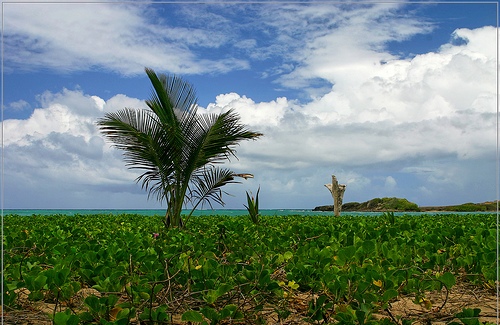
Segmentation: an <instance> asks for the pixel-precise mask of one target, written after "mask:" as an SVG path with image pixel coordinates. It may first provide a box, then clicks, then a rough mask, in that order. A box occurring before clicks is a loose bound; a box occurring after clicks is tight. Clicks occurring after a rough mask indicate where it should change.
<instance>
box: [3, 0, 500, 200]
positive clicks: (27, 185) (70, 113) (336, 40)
mask: <svg viewBox="0 0 500 325" xmlns="http://www.w3.org/2000/svg"><path fill="white" fill-rule="evenodd" d="M2 19H3V33H4V38H3V48H4V56H3V70H2V73H3V119H4V121H3V132H4V136H3V146H4V147H3V155H4V174H3V184H4V208H158V207H160V205H159V204H158V203H156V202H154V201H148V200H147V194H146V193H145V192H143V191H142V190H141V189H140V186H139V185H137V184H135V183H134V179H135V177H136V176H137V173H136V172H132V171H129V170H127V169H126V167H125V165H124V163H123V161H122V159H121V153H120V152H118V151H116V150H115V149H113V148H111V147H110V144H109V143H106V142H105V141H104V140H103V138H102V137H101V136H100V134H99V132H98V131H97V129H96V128H95V121H96V120H97V119H98V118H99V117H101V116H103V115H104V114H105V112H107V111H114V110H118V109H121V108H123V107H136V108H143V107H144V103H143V102H144V100H145V99H147V98H148V97H149V95H150V86H149V84H148V81H147V79H146V77H145V74H144V67H146V66H147V67H151V68H153V69H155V70H156V71H157V72H165V73H175V74H179V75H181V76H183V77H184V78H186V79H187V80H188V81H190V82H192V83H193V84H194V86H195V88H196V89H197V93H198V98H199V101H198V104H199V105H200V108H199V111H200V113H206V112H221V111H224V110H227V109H229V108H234V109H236V111H237V112H238V113H239V114H240V116H241V118H242V121H243V122H244V123H245V124H247V125H248V126H249V127H251V128H252V129H254V130H258V131H261V132H263V133H264V137H263V138H262V139H260V140H258V141H255V142H246V143H242V144H241V146H240V147H238V148H237V154H238V158H239V160H234V161H232V162H230V163H229V164H228V165H229V166H230V167H231V168H233V169H234V170H235V171H241V172H251V173H253V174H254V175H255V178H254V179H251V180H247V181H244V182H243V183H242V184H237V185H231V186H229V187H228V188H226V190H227V191H228V192H230V193H231V194H232V196H226V203H227V204H226V206H225V207H226V208H243V204H244V202H245V191H247V190H251V191H254V192H255V191H256V190H257V188H258V187H259V186H260V187H261V206H262V208H306V209H307V208H313V207H314V206H317V205H323V204H331V202H332V199H331V196H330V194H329V192H328V190H327V189H326V188H325V187H324V186H323V185H324V184H326V183H328V182H329V181H330V177H331V174H332V173H334V174H335V175H336V176H337V178H338V179H339V181H340V182H341V183H344V184H347V190H346V192H345V198H344V200H345V202H352V201H358V202H361V201H366V200H369V199H371V198H374V197H384V196H390V197H392V196H396V197H405V198H408V199H409V200H410V201H413V202H416V203H417V204H419V205H446V204H458V203H463V202H483V201H487V200H494V199H495V198H496V196H497V194H496V184H497V180H496V172H495V170H496V167H495V166H496V113H497V103H496V98H497V91H496V70H497V66H498V64H497V62H498V61H497V50H496V49H497V45H498V43H497V4H496V3H495V2H482V3H478V2H463V3H452V2H440V3H424V2H403V1H401V2H399V1H398V2H376V1H370V2H345V1H344V2H342V1H337V2H334V1H323V2H319V1H316V2H315V1H311V2H307V3H298V2H271V3H251V2H238V3H231V4H228V3H224V2H210V3H184V4H181V3H140V2H139V3H137V4H131V3H119V2H100V3H78V2H74V3H69V2H61V3H33V2H30V3H22V2H9V3H3V15H2Z"/></svg>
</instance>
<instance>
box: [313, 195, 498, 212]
mask: <svg viewBox="0 0 500 325" xmlns="http://www.w3.org/2000/svg"><path fill="white" fill-rule="evenodd" d="M496 210H497V204H496V202H495V201H488V202H483V203H464V204H460V205H447V206H427V207H419V206H418V205H417V204H416V203H413V202H410V201H408V200H407V199H402V198H396V197H384V198H374V199H371V200H369V201H366V202H362V203H359V202H348V203H344V204H342V211H344V212H345V211H347V212H348V211H361V212H388V211H394V212H406V211H408V212H411V211H413V212H439V211H450V212H482V211H496ZM313 211H333V205H322V206H317V207H315V208H314V209H313Z"/></svg>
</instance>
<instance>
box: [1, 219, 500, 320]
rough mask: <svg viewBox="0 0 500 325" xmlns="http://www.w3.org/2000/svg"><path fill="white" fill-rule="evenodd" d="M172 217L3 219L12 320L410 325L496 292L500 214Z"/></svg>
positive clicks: (6, 297)
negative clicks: (405, 301) (27, 316)
mask: <svg viewBox="0 0 500 325" xmlns="http://www.w3.org/2000/svg"><path fill="white" fill-rule="evenodd" d="M162 218H163V217H162V216H154V217H148V216H141V215H117V216H116V215H75V216H66V215H52V216H38V215H34V216H29V217H22V216H5V217H4V224H5V226H4V230H5V236H4V238H3V241H4V242H3V244H4V249H5V250H4V274H3V275H4V278H3V281H4V286H3V288H4V292H3V298H4V300H3V301H4V311H5V312H6V313H7V314H8V313H13V312H16V311H17V312H19V311H21V310H23V309H27V308H33V306H34V305H35V304H37V303H45V304H50V306H51V308H50V311H48V312H46V313H47V317H48V318H50V319H52V322H53V324H57V325H59V324H139V323H140V324H172V323H175V324H179V323H184V324H278V323H280V322H286V321H290V320H291V319H297V318H298V319H300V320H301V321H302V322H305V323H311V324H401V325H403V324H411V323H412V322H415V319H411V318H405V317H400V318H396V317H394V318H391V317H390V315H391V308H392V307H391V306H392V305H391V304H392V303H394V302H395V301H397V300H398V299H400V297H402V296H408V295H411V296H412V297H414V299H415V301H417V302H425V303H427V302H428V303H429V304H430V305H429V306H428V308H434V309H435V308H440V307H441V305H440V304H436V303H434V305H433V303H432V302H430V300H429V299H427V296H426V295H427V294H428V292H430V291H432V290H442V291H444V290H446V291H448V290H451V289H452V288H453V287H454V286H455V285H456V284H457V282H461V283H467V284H468V285H471V286H477V287H478V288H488V287H494V285H495V279H496V262H497V257H496V251H497V249H498V247H497V245H498V244H497V241H496V215H494V214H467V215H460V214H454V215H449V214H447V215H421V216H418V217H415V216H411V215H404V216H394V215H393V214H390V213H386V214H385V215H383V216H369V217H368V216H367V217H363V216H361V217H360V216H349V215H345V216H343V217H342V218H332V217H330V216H283V217H281V216H280V217H268V216H260V217H259V223H258V224H255V223H253V222H252V220H251V219H250V218H249V217H248V216H246V217H228V216H208V217H193V219H192V223H191V224H190V227H189V229H185V230H179V229H166V228H165V227H163V226H162V223H161V219H162ZM84 291H85V292H91V293H90V294H87V295H83V294H82V292H84ZM298 302H300V304H299V303H298ZM462 313H463V314H460V315H468V314H469V313H472V314H473V315H475V316H474V317H475V320H476V321H477V317H478V316H480V313H481V311H480V310H479V311H478V310H472V311H467V310H464V311H463V312H462ZM375 314H380V315H385V316H384V317H382V318H375V317H374V315H375ZM457 315H458V314H457ZM460 315H458V316H457V318H456V319H455V321H456V322H458V323H460V322H461V320H460V318H459V316H460ZM463 317H465V316H463ZM467 317H469V316H467ZM468 321H470V319H468ZM460 324H461V323H460ZM464 324H465V323H464ZM467 324H469V323H467ZM470 324H472V323H470ZM474 324H479V323H478V322H477V323H474Z"/></svg>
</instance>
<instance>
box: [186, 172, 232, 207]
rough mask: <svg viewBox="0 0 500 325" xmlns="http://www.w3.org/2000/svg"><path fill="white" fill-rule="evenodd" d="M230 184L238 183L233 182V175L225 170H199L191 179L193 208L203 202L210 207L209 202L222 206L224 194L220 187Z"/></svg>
mask: <svg viewBox="0 0 500 325" xmlns="http://www.w3.org/2000/svg"><path fill="white" fill-rule="evenodd" d="M230 183H239V182H238V181H235V180H234V173H233V172H232V171H231V170H229V169H227V168H217V167H215V166H210V167H207V168H203V169H202V170H200V171H199V172H198V173H196V174H195V175H194V177H193V179H192V187H193V188H192V190H191V199H192V202H193V203H194V204H193V206H194V208H196V207H197V206H198V205H199V204H200V203H204V202H207V203H208V204H209V205H210V207H212V205H211V203H210V201H214V202H216V203H218V204H220V205H222V206H224V201H223V199H222V194H223V193H225V192H223V191H222V190H221V187H223V186H224V185H226V184H230Z"/></svg>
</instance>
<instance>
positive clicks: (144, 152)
mask: <svg viewBox="0 0 500 325" xmlns="http://www.w3.org/2000/svg"><path fill="white" fill-rule="evenodd" d="M97 124H98V126H99V128H100V130H101V132H102V134H103V135H104V136H105V138H107V139H108V140H110V141H112V142H113V144H114V146H115V147H116V148H118V149H121V150H123V156H124V160H125V164H126V166H127V167H128V168H129V169H141V170H144V171H145V172H144V173H143V174H141V175H140V176H139V177H138V178H137V179H136V181H137V182H141V183H142V187H143V188H145V189H146V190H149V191H150V195H151V193H152V192H161V191H162V187H164V186H165V185H166V184H168V183H169V180H168V176H169V175H171V174H172V173H174V172H175V169H174V168H173V167H172V166H173V164H172V159H171V158H170V157H171V155H172V154H173V151H174V149H175V148H173V147H172V146H171V145H169V143H170V142H171V139H169V138H168V133H165V132H164V129H162V126H161V123H159V121H158V119H157V117H155V115H154V114H152V113H151V112H149V111H146V110H133V109H128V108H125V109H123V110H120V111H117V112H114V113H108V114H106V115H105V116H104V118H102V119H100V120H98V122H97ZM157 198H159V196H158V197H157Z"/></svg>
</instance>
